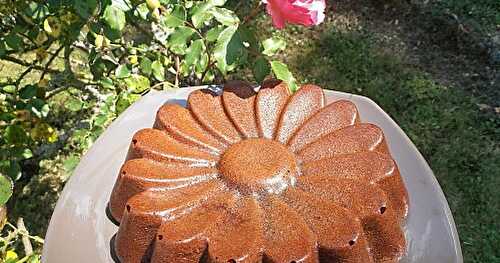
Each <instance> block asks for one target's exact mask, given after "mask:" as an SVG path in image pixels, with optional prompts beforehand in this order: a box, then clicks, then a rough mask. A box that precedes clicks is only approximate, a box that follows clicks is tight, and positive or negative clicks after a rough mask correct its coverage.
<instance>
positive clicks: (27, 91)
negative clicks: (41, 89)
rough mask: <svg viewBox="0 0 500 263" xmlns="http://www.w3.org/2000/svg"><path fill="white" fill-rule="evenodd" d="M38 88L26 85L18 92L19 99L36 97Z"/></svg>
mask: <svg viewBox="0 0 500 263" xmlns="http://www.w3.org/2000/svg"><path fill="white" fill-rule="evenodd" d="M37 90H38V88H37V87H36V86H33V85H26V86H24V87H23V88H22V89H21V90H20V91H19V97H21V99H31V98H34V97H36V94H37Z"/></svg>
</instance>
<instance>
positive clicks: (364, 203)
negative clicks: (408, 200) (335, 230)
mask: <svg viewBox="0 0 500 263" xmlns="http://www.w3.org/2000/svg"><path fill="white" fill-rule="evenodd" d="M297 187H298V188H299V189H301V190H304V191H307V192H309V193H312V194H314V195H316V196H320V197H321V198H323V199H327V200H329V201H332V202H335V203H336V204H338V205H341V206H342V207H344V208H347V209H351V210H352V211H353V212H354V213H355V214H357V215H359V216H360V218H364V217H366V216H371V215H379V214H380V213H381V211H385V209H386V208H387V202H388V201H387V196H386V195H385V193H384V191H383V190H382V189H380V187H378V186H377V185H376V184H373V183H368V182H363V181H361V180H353V179H346V178H340V177H336V176H301V177H299V178H298V180H297Z"/></svg>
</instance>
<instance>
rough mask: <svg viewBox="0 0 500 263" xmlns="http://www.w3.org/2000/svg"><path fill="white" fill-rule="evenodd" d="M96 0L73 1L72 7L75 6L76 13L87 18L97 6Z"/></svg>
mask: <svg viewBox="0 0 500 263" xmlns="http://www.w3.org/2000/svg"><path fill="white" fill-rule="evenodd" d="M97 5H98V4H97V0H77V1H73V8H75V10H76V12H77V13H78V15H80V16H81V17H82V18H83V19H88V18H89V17H90V16H91V15H92V14H93V13H94V11H95V9H96V8H97Z"/></svg>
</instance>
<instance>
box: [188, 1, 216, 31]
mask: <svg viewBox="0 0 500 263" xmlns="http://www.w3.org/2000/svg"><path fill="white" fill-rule="evenodd" d="M212 7H213V6H212V5H210V4H209V3H201V4H199V5H197V6H195V7H194V8H193V15H192V16H191V21H192V22H193V25H194V27H196V28H202V27H203V26H204V25H205V23H207V22H208V21H210V20H211V19H212V18H213V17H214V16H213V15H212V13H211V12H210V9H211V8H212Z"/></svg>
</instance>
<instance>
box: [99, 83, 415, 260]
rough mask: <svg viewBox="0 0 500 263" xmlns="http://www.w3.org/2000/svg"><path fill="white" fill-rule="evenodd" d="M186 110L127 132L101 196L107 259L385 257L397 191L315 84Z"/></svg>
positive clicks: (363, 131) (401, 196) (381, 155)
mask: <svg viewBox="0 0 500 263" xmlns="http://www.w3.org/2000/svg"><path fill="white" fill-rule="evenodd" d="M187 105H188V106H187V108H184V107H182V106H179V105H176V104H165V105H164V106H162V107H161V108H160V109H159V110H158V113H157V116H156V121H155V124H154V127H153V128H151V129H143V130H141V131H138V132H137V133H136V134H135V135H134V137H133V138H132V143H131V145H130V150H129V154H128V156H127V160H126V162H125V163H124V165H123V166H122V168H121V171H120V174H119V176H118V179H117V181H116V183H115V186H114V189H113V192H112V194H111V197H110V201H109V205H108V207H109V211H110V215H111V217H112V220H113V221H115V222H117V223H118V224H119V229H118V232H117V234H116V237H115V239H114V243H113V249H114V252H115V254H116V257H117V260H118V261H120V262H122V263H129V262H269V263H271V262H276V263H278V262H287V263H288V262H320V263H322V262H397V261H399V259H400V258H401V257H402V256H403V255H404V253H405V251H406V242H405V236H404V232H403V229H402V227H403V225H404V222H405V219H406V217H407V213H408V195H407V192H406V188H405V186H404V183H403V181H402V178H401V176H400V174H399V170H398V167H397V164H396V163H395V162H394V160H393V159H392V157H391V155H390V153H389V148H388V146H387V143H386V141H385V138H384V134H383V132H382V130H381V129H380V128H379V127H377V126H376V125H373V124H369V123H362V122H361V121H360V117H359V114H358V110H357V108H356V106H355V105H354V104H353V103H352V102H350V101H347V100H339V101H335V102H333V103H331V104H329V105H325V96H324V93H323V90H322V89H321V88H320V87H318V86H315V85H304V86H302V87H301V88H300V89H299V90H298V91H297V92H295V93H294V94H290V92H289V90H288V87H287V86H286V84H285V83H282V82H280V81H277V80H269V81H266V82H264V83H263V84H262V85H261V88H260V90H259V91H258V92H257V91H255V90H254V89H253V87H252V86H251V85H250V84H248V83H245V82H241V81H235V82H230V83H227V84H226V85H225V87H224V90H223V91H222V92H221V93H216V92H214V91H212V90H208V89H202V90H198V91H194V92H192V93H191V94H190V96H189V98H188V103H187Z"/></svg>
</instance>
